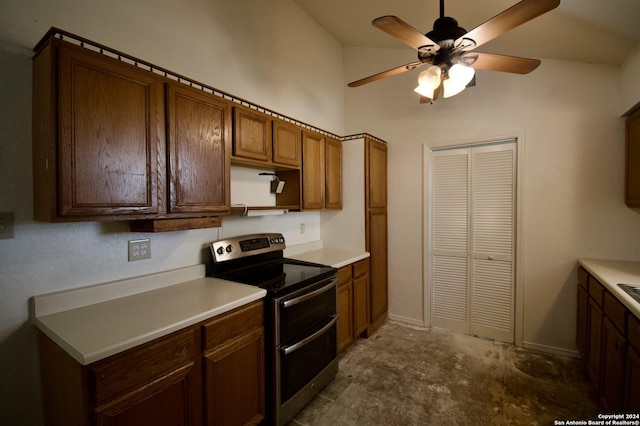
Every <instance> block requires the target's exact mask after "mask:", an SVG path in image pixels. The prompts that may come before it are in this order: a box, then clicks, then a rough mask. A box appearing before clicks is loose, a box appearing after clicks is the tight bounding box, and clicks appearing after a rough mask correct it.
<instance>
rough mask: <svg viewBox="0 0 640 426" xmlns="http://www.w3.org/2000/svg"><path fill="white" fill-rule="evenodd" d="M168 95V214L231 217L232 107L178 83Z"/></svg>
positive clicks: (170, 88) (212, 96) (209, 95)
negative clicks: (222, 215)
mask: <svg viewBox="0 0 640 426" xmlns="http://www.w3.org/2000/svg"><path fill="white" fill-rule="evenodd" d="M167 92H168V105H167V116H168V121H169V125H168V135H167V150H168V158H169V168H168V169H169V176H168V181H169V192H170V195H169V198H170V203H169V213H191V214H194V213H196V214H207V213H227V212H228V211H229V209H230V193H229V191H230V189H229V188H230V182H229V180H230V176H229V173H230V172H229V170H230V158H231V157H230V148H231V144H230V140H229V137H228V128H229V125H230V109H229V104H228V102H227V101H225V100H224V99H222V98H219V97H217V96H215V95H211V94H208V93H205V92H202V91H200V90H197V89H192V88H190V87H188V86H185V85H181V84H177V83H172V84H169V85H168V90H167Z"/></svg>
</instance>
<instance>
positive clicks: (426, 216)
mask: <svg viewBox="0 0 640 426" xmlns="http://www.w3.org/2000/svg"><path fill="white" fill-rule="evenodd" d="M505 140H515V144H516V148H515V150H516V194H515V196H516V205H515V208H516V215H515V221H516V224H515V227H514V231H515V236H514V238H515V250H516V252H515V256H514V261H515V288H514V292H515V294H514V305H515V306H514V318H513V320H514V324H513V327H514V344H515V346H518V347H522V346H523V340H524V336H523V333H524V272H525V271H524V246H525V244H524V241H525V233H524V219H525V217H524V212H525V209H524V206H525V181H524V176H525V173H524V171H525V164H526V162H525V154H526V149H525V148H526V143H525V133H524V131H519V132H512V133H507V134H505V135H492V136H489V137H487V138H478V139H473V140H469V141H462V142H444V143H432V144H429V143H424V144H423V145H422V149H423V163H422V171H423V173H422V179H423V186H422V188H423V194H422V201H423V208H422V218H423V226H422V229H423V239H422V254H423V256H422V265H423V268H422V271H423V278H422V282H423V286H422V288H423V291H422V296H423V302H422V307H423V309H422V312H423V323H424V325H425V327H431V301H430V295H431V270H430V268H429V265H430V263H429V258H430V256H431V233H430V232H429V230H430V229H431V221H432V217H431V170H430V169H429V165H430V164H431V152H432V150H433V149H449V148H460V147H470V148H471V147H474V146H480V145H487V144H491V143H496V142H500V141H505Z"/></svg>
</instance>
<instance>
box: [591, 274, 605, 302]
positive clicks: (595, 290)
mask: <svg viewBox="0 0 640 426" xmlns="http://www.w3.org/2000/svg"><path fill="white" fill-rule="evenodd" d="M603 294H604V287H603V286H602V284H600V282H598V280H596V279H595V278H593V277H592V276H589V295H590V296H591V297H593V299H594V300H595V301H596V303H597V304H598V306H602V295H603Z"/></svg>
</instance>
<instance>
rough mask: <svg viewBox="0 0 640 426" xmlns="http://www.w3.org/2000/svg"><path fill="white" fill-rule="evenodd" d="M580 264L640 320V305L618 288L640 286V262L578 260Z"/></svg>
mask: <svg viewBox="0 0 640 426" xmlns="http://www.w3.org/2000/svg"><path fill="white" fill-rule="evenodd" d="M578 263H579V264H580V265H582V267H583V268H584V269H586V270H587V271H588V272H589V273H590V274H591V275H593V276H594V277H595V278H597V279H598V281H600V283H601V284H602V285H604V286H605V287H606V288H607V290H609V291H610V292H611V293H612V294H613V295H614V296H616V297H617V298H618V300H619V301H620V302H622V303H623V304H624V305H625V306H626V307H627V308H628V309H629V311H631V312H632V313H633V314H634V315H635V316H636V317H638V318H640V303H638V302H636V300H635V299H634V298H633V297H631V296H629V295H628V294H627V293H625V291H624V290H622V289H621V288H620V287H619V286H618V284H631V285H640V262H630V261H618V260H600V259H578Z"/></svg>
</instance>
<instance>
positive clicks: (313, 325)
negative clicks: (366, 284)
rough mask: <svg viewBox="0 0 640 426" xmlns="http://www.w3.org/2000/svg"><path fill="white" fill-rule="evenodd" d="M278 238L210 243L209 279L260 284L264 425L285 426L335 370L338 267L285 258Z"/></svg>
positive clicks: (249, 237) (252, 237)
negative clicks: (263, 347)
mask: <svg viewBox="0 0 640 426" xmlns="http://www.w3.org/2000/svg"><path fill="white" fill-rule="evenodd" d="M285 247H286V244H285V240H284V237H283V236H282V234H277V233H273V234H254V235H244V236H240V237H234V238H229V239H226V240H220V241H216V242H214V243H212V244H211V254H212V262H211V264H210V266H211V267H210V270H209V273H208V274H209V275H211V276H214V277H216V278H222V279H226V280H229V281H235V282H240V283H244V284H250V285H255V286H259V287H261V288H264V289H266V290H267V296H266V297H265V302H264V303H265V305H264V306H265V342H266V344H265V355H266V356H265V358H266V368H265V371H266V386H267V388H266V396H267V418H266V422H267V423H268V424H273V425H276V426H281V425H284V424H285V423H287V422H288V421H289V420H291V419H292V418H293V416H295V414H296V413H297V412H298V411H300V409H301V408H302V407H304V406H305V405H306V403H307V402H309V400H311V398H313V397H314V396H315V395H316V394H317V393H318V392H319V391H320V390H321V389H322V388H323V387H324V386H325V385H326V384H327V383H329V382H330V381H331V380H332V379H333V377H334V376H335V374H336V373H337V372H338V359H337V325H336V321H337V318H338V317H337V310H336V282H337V279H336V272H337V271H336V269H335V268H330V267H327V266H323V265H318V264H314V263H309V262H301V261H296V260H293V259H287V258H284V256H283V250H284V249H285Z"/></svg>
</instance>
